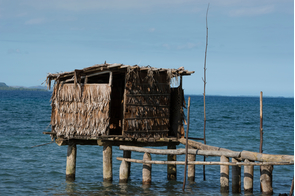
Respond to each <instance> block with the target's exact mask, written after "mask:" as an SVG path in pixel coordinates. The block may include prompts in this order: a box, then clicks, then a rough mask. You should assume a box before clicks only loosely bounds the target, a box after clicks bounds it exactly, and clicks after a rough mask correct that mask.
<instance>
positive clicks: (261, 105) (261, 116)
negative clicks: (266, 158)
mask: <svg viewBox="0 0 295 196" xmlns="http://www.w3.org/2000/svg"><path fill="white" fill-rule="evenodd" d="M262 145H263V104H262V91H261V92H260V145H259V152H260V153H263V151H262Z"/></svg>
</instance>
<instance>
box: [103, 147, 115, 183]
mask: <svg viewBox="0 0 295 196" xmlns="http://www.w3.org/2000/svg"><path fill="white" fill-rule="evenodd" d="M103 181H104V182H112V181H113V172H112V146H111V145H106V146H103Z"/></svg>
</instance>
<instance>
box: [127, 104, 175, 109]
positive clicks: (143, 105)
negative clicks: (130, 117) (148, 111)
mask: <svg viewBox="0 0 295 196" xmlns="http://www.w3.org/2000/svg"><path fill="white" fill-rule="evenodd" d="M126 105H127V106H140V107H162V108H169V107H170V106H169V105H152V104H135V103H126Z"/></svg>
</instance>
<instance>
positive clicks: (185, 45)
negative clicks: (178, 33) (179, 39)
mask: <svg viewBox="0 0 295 196" xmlns="http://www.w3.org/2000/svg"><path fill="white" fill-rule="evenodd" d="M194 47H196V44H194V43H190V42H188V43H186V44H183V45H180V46H177V49H179V50H182V49H192V48H194Z"/></svg>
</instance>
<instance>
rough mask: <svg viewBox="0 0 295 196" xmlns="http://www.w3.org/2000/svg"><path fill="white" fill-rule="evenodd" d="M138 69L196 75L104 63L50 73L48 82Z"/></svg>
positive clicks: (178, 71)
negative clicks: (77, 75) (77, 74)
mask: <svg viewBox="0 0 295 196" xmlns="http://www.w3.org/2000/svg"><path fill="white" fill-rule="evenodd" d="M136 68H139V69H140V70H148V69H152V71H160V72H161V71H171V72H172V74H173V75H175V76H181V75H191V74H193V73H195V72H194V71H187V70H185V69H184V68H183V67H180V68H178V69H165V68H154V67H150V66H145V67H140V66H138V65H133V66H130V65H124V64H118V63H114V64H108V63H104V64H96V65H93V66H91V67H86V68H84V69H81V70H77V69H76V70H74V71H71V72H62V73H55V74H51V73H49V74H48V75H47V80H59V79H62V78H72V77H73V76H74V75H75V73H77V72H78V73H79V75H80V76H87V75H90V74H93V73H98V72H103V71H126V70H127V69H136Z"/></svg>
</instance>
